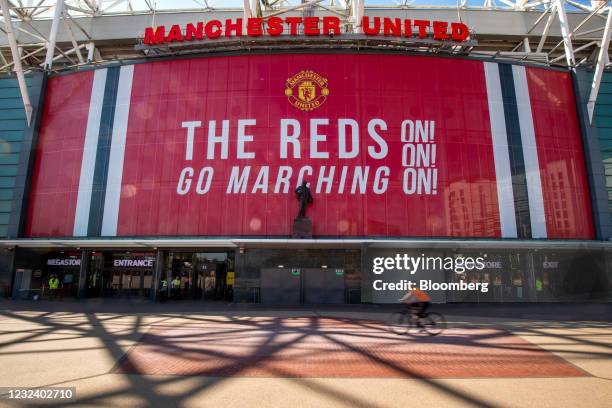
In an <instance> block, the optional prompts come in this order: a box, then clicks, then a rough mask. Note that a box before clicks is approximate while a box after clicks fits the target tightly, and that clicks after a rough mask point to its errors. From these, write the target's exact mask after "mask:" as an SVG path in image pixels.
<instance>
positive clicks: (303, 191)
mask: <svg viewBox="0 0 612 408" xmlns="http://www.w3.org/2000/svg"><path fill="white" fill-rule="evenodd" d="M295 198H297V199H298V201H299V202H300V210H299V212H298V218H304V217H306V205H307V204H310V203H312V194H310V188H309V187H308V183H307V182H305V181H304V182H302V185H301V186H298V187H297V188H296V189H295Z"/></svg>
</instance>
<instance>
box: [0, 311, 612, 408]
mask: <svg viewBox="0 0 612 408" xmlns="http://www.w3.org/2000/svg"><path fill="white" fill-rule="evenodd" d="M78 305H79V303H78V302H75V303H74V304H73V305H72V306H70V307H66V309H67V310H65V311H59V310H56V311H47V312H45V311H41V310H18V308H11V310H9V309H4V310H2V311H0V367H1V370H0V386H4V387H57V386H62V387H76V393H77V400H76V401H74V402H72V403H73V404H76V405H79V406H126V407H128V406H129V407H133V406H172V405H174V406H185V407H189V406H206V407H208V406H220V407H224V408H229V407H244V406H249V407H273V406H279V407H280V406H282V407H286V406H299V407H325V406H338V407H345V406H346V407H400V406H401V407H404V406H415V405H420V406H482V407H485V406H499V407H525V406H532V407H547V406H551V407H552V406H554V407H582V406H584V407H608V406H609V403H610V401H612V324H610V323H609V322H606V321H565V322H562V321H553V320H545V319H524V318H520V319H519V318H515V319H512V318H509V317H503V318H502V317H491V316H488V317H475V316H465V315H461V316H459V315H457V316H455V315H452V314H449V313H447V317H448V320H449V328H448V330H447V331H445V332H444V333H443V334H442V335H440V336H436V337H430V336H426V335H422V334H420V333H409V334H408V335H398V334H395V333H392V332H390V331H388V330H387V328H386V325H385V324H384V322H385V320H386V318H387V317H388V313H387V312H386V311H383V310H373V311H369V310H368V309H360V310H358V311H351V310H350V309H348V310H338V309H332V310H326V309H319V308H316V309H306V308H302V309H296V310H265V309H252V310H249V309H244V310H231V309H228V310H223V309H219V310H210V311H208V312H204V311H201V312H197V313H196V312H191V313H187V312H181V313H179V312H171V313H159V312H155V313H140V312H138V313H136V312H134V313H111V312H104V313H81V312H76V311H75V310H68V309H74V307H78ZM447 306H448V305H447ZM24 309H27V307H26V308H24ZM446 312H447V309H445V313H446ZM169 404H171V405H169ZM0 405H2V406H27V405H28V403H27V401H18V402H16V401H14V400H13V401H10V400H8V399H7V398H6V396H4V398H2V399H0ZM31 405H34V402H32V404H31Z"/></svg>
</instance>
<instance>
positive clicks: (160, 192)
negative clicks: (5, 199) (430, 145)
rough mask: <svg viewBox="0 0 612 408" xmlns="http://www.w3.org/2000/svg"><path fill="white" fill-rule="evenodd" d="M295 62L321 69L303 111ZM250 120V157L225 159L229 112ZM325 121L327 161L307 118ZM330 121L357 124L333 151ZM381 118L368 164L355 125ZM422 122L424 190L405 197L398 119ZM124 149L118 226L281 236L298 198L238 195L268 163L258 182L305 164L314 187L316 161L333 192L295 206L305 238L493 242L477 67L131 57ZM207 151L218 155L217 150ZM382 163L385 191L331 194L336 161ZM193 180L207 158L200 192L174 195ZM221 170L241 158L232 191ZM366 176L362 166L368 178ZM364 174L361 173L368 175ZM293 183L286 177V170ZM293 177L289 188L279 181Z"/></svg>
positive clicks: (490, 176)
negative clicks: (241, 181) (353, 140)
mask: <svg viewBox="0 0 612 408" xmlns="http://www.w3.org/2000/svg"><path fill="white" fill-rule="evenodd" d="M303 70H312V71H314V72H316V73H317V74H319V75H321V76H323V77H325V78H327V80H328V89H329V91H330V93H329V96H328V97H327V100H326V101H325V102H324V103H323V105H322V106H320V107H319V108H316V109H315V110H313V111H310V112H304V111H301V110H299V109H297V108H296V107H294V106H292V105H291V104H290V103H289V101H288V98H287V96H285V85H286V82H287V79H288V78H290V77H292V76H293V75H295V74H297V73H299V72H300V71H303ZM250 118H254V119H256V120H257V124H256V126H253V127H249V128H248V130H249V132H247V133H249V134H252V135H253V137H254V141H253V142H252V143H249V144H248V150H249V151H252V152H254V153H255V158H254V159H237V158H236V149H237V143H236V138H237V136H236V135H237V120H238V119H250ZM281 118H291V119H296V120H298V121H299V122H300V124H301V130H302V132H301V136H300V140H301V146H300V147H301V158H290V159H282V158H281V157H280V154H279V149H280V148H279V146H280V145H279V133H280V125H279V123H280V119H281ZM312 118H326V119H329V122H330V124H329V126H324V127H322V128H321V130H322V132H321V133H325V134H326V135H327V140H326V141H325V142H321V143H319V150H321V151H325V152H329V158H327V159H319V158H310V157H309V153H310V146H309V120H310V119H312ZM339 118H351V119H354V120H356V121H357V122H358V124H359V130H360V142H359V144H360V153H359V155H358V156H357V157H355V158H352V159H340V158H338V126H337V120H338V119H339ZM374 118H380V119H383V120H384V121H385V123H386V124H387V126H388V129H387V131H384V132H382V137H383V138H384V140H385V141H386V142H387V143H388V148H389V151H388V154H387V155H386V157H385V158H383V159H373V158H372V157H370V156H369V155H368V154H367V153H366V150H367V148H368V147H369V146H375V143H373V142H372V139H371V138H369V137H368V136H367V125H368V121H370V120H371V119H374ZM405 119H412V120H433V121H435V126H436V128H435V135H436V139H435V140H436V145H437V163H436V168H437V169H438V190H437V194H435V195H423V194H421V195H417V194H414V195H406V194H405V193H404V192H403V190H402V172H403V168H402V145H403V143H402V142H401V140H400V132H401V128H400V125H401V123H402V121H403V120H405ZM210 120H216V121H217V132H219V131H220V130H219V128H220V122H221V121H222V120H230V142H229V155H228V159H227V160H214V161H210V160H206V154H205V153H206V148H207V130H208V126H207V125H208V121H210ZM184 121H201V122H202V128H200V129H196V131H195V142H194V154H193V160H192V161H187V160H185V149H186V134H187V132H186V129H183V128H181V123H182V122H184ZM128 123H129V125H128V132H127V141H126V149H125V165H124V171H123V187H122V198H121V203H120V210H119V222H118V235H123V236H132V235H169V236H172V235H289V234H291V227H292V222H293V218H294V217H295V215H296V212H297V208H298V202H297V200H296V199H295V196H294V194H293V192H292V191H290V192H289V193H288V194H280V193H279V194H274V193H273V192H269V193H268V194H263V193H261V192H258V193H255V194H251V193H250V191H249V190H251V188H252V186H253V183H254V182H255V178H256V177H257V174H258V172H259V169H260V168H261V166H265V165H268V166H270V182H269V185H270V190H272V189H273V188H274V184H275V181H276V174H277V171H276V169H278V167H279V166H283V165H286V166H291V167H292V168H293V171H294V172H297V171H298V170H299V169H300V167H302V166H306V165H310V166H312V167H313V168H314V170H315V171H314V173H315V174H314V175H313V176H311V177H309V178H308V180H309V181H310V182H311V189H312V190H313V192H314V190H315V188H316V183H317V175H318V174H317V173H318V171H317V170H318V169H319V168H320V166H336V175H337V176H336V178H335V182H334V188H332V192H331V193H329V194H326V193H324V192H322V193H320V194H314V195H315V197H314V204H313V205H312V206H311V207H310V208H309V209H308V212H307V213H308V215H309V216H310V217H311V218H312V220H313V225H314V234H315V235H318V236H345V235H349V236H351V235H352V236H464V237H498V236H499V235H500V226H499V215H498V206H497V192H496V182H495V172H494V165H493V153H492V148H491V135H490V125H489V120H488V107H487V94H486V87H485V81H484V72H483V67H482V63H481V62H478V61H470V60H456V59H443V58H430V57H405V56H389V55H340V56H334V55H325V54H322V55H310V54H307V55H258V56H231V57H212V58H200V59H190V60H174V61H163V62H155V63H149V64H141V65H136V66H135V72H134V79H133V87H132V104H131V109H130V115H129V122H128ZM218 152H219V150H217V154H218ZM366 165H369V166H371V169H370V171H371V172H372V173H373V172H374V171H375V170H376V168H377V167H379V166H388V167H389V168H390V171H391V174H390V178H389V187H388V189H387V191H386V193H384V194H375V193H374V192H373V191H372V186H371V184H372V183H371V182H370V181H369V182H368V187H367V192H366V193H365V194H350V192H349V191H347V190H350V186H351V181H352V174H353V172H352V171H349V173H348V174H349V177H347V180H348V186H347V188H345V191H344V192H343V193H338V190H337V186H338V184H339V173H340V171H341V167H342V166H349V168H350V169H351V170H352V168H353V167H354V166H366ZM186 166H191V167H193V168H194V169H195V171H196V175H197V172H198V171H199V170H200V168H201V167H204V166H212V167H213V168H214V172H215V174H214V178H213V181H212V185H211V188H210V191H209V192H208V193H207V194H204V195H198V194H196V193H195V192H194V191H193V188H192V191H190V192H189V193H188V194H186V195H178V194H177V184H178V179H179V174H180V172H181V170H182V169H183V168H184V167H186ZM232 166H241V167H244V166H251V168H252V169H251V171H252V174H251V176H250V180H249V187H248V189H247V193H245V194H226V187H227V182H228V180H229V174H230V171H231V167H232ZM371 176H373V174H372V175H371ZM371 176H370V177H371ZM292 183H295V178H294V179H292ZM293 187H294V186H292V188H291V190H292V189H293Z"/></svg>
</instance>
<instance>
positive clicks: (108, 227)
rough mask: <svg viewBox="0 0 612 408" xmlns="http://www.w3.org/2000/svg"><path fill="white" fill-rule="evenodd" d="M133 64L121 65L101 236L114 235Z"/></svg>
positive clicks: (119, 195)
mask: <svg viewBox="0 0 612 408" xmlns="http://www.w3.org/2000/svg"><path fill="white" fill-rule="evenodd" d="M133 77H134V66H133V65H127V66H124V67H121V71H120V73H119V87H118V91H117V104H116V107H115V119H114V121H113V135H112V139H111V140H112V141H111V148H110V159H109V166H108V178H107V179H106V199H105V202H104V216H103V219H102V236H108V237H110V236H116V235H117V222H118V219H119V202H120V201H121V183H122V181H123V159H124V156H125V138H126V135H127V125H128V118H129V115H130V99H131V96H132V78H133Z"/></svg>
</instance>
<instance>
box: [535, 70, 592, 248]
mask: <svg viewBox="0 0 612 408" xmlns="http://www.w3.org/2000/svg"><path fill="white" fill-rule="evenodd" d="M527 79H528V85H529V95H530V98H531V110H532V114H533V126H534V130H535V136H536V143H537V146H538V160H539V163H540V177H541V179H542V193H543V196H544V212H545V214H546V229H547V232H548V237H549V238H584V239H592V238H593V237H594V234H595V232H594V226H593V217H592V213H591V205H590V194H589V187H588V181H587V178H586V165H585V161H584V151H583V146H582V141H581V137H580V127H579V124H578V116H577V113H576V108H575V99H574V93H573V87H572V78H571V76H570V75H569V74H568V73H564V72H558V71H550V70H545V69H541V68H528V69H527Z"/></svg>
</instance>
